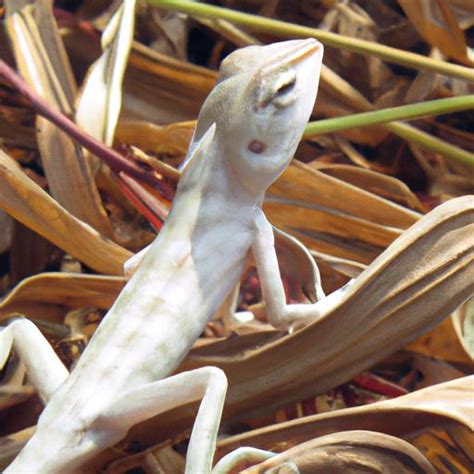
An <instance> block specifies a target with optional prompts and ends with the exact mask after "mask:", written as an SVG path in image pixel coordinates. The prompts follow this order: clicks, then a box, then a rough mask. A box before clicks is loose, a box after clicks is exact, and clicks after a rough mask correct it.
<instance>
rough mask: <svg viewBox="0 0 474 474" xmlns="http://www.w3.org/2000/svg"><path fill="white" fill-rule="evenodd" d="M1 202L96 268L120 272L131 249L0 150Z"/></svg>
mask: <svg viewBox="0 0 474 474" xmlns="http://www.w3.org/2000/svg"><path fill="white" fill-rule="evenodd" d="M0 180H1V182H2V187H1V188H0V206H1V207H2V209H3V210H4V211H6V212H7V213H8V214H10V215H11V216H12V217H14V218H15V219H17V220H18V221H20V222H21V223H22V224H24V225H25V226H27V227H29V228H30V229H32V230H34V231H35V232H37V233H38V234H40V235H42V236H43V237H44V238H45V239H47V240H49V241H51V242H52V243H53V244H55V245H56V246H58V247H59V248H61V249H63V250H65V251H66V252H68V253H70V254H71V255H72V256H73V257H75V258H77V259H78V260H80V261H81V262H83V263H84V264H86V265H87V266H89V267H91V268H93V269H94V270H96V271H97V272H100V273H105V274H111V275H121V274H122V265H123V263H124V262H125V261H126V260H127V259H128V258H130V257H131V256H132V253H131V252H129V251H128V250H125V249H124V248H122V247H120V246H119V245H117V244H115V243H113V242H112V241H110V240H108V239H107V238H105V237H104V236H102V235H100V234H99V233H98V232H97V231H96V230H94V229H93V228H92V227H90V226H89V225H87V224H85V223H84V222H82V221H80V220H78V219H77V218H75V217H74V216H73V215H71V214H70V213H69V212H68V211H67V210H66V209H64V208H63V207H61V206H60V205H59V204H58V203H57V202H56V201H55V200H54V199H52V198H51V196H49V195H48V194H47V193H46V192H45V191H43V190H42V189H41V188H40V187H39V186H38V185H37V184H35V183H34V182H33V181H32V180H31V179H30V178H28V177H27V176H26V175H25V173H23V172H22V170H21V169H20V167H19V166H18V165H17V163H16V162H15V161H14V160H13V159H12V158H10V157H9V156H8V155H7V154H6V153H4V152H3V151H2V150H0Z"/></svg>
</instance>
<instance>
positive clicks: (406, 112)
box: [304, 95, 474, 166]
mask: <svg viewBox="0 0 474 474" xmlns="http://www.w3.org/2000/svg"><path fill="white" fill-rule="evenodd" d="M468 109H474V95H465V96H460V97H450V98H448V99H438V100H431V101H428V102H422V103H419V104H410V105H402V106H401V107H391V108H388V109H383V110H376V111H373V112H364V113H360V114H353V115H347V116H345V117H337V118H331V119H326V120H318V121H316V122H310V123H309V124H308V125H307V126H306V129H305V133H304V137H305V138H308V137H311V136H313V135H321V134H323V133H332V132H339V131H341V130H347V129H349V128H356V127H363V126H367V125H380V124H386V128H387V129H388V130H390V131H391V132H393V133H395V134H397V135H398V136H400V137H402V138H404V139H406V140H408V141H410V142H412V143H416V144H418V145H421V146H423V147H424V148H427V149H429V150H432V151H436V152H438V153H441V154H443V155H446V156H449V157H450V158H453V159H455V160H456V161H459V162H461V163H464V164H466V165H470V166H474V154H472V153H469V152H468V151H466V150H463V149H462V148H459V147H457V146H455V145H451V144H449V143H447V142H445V141H443V140H440V139H439V138H436V137H433V136H432V135H430V134H429V133H426V132H423V131H422V130H419V129H416V128H414V127H410V126H408V125H406V124H404V123H387V122H393V121H394V120H408V119H416V118H421V117H425V116H428V115H439V114H446V113H452V112H460V111H462V110H468Z"/></svg>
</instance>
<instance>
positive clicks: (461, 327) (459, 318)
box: [451, 298, 474, 362]
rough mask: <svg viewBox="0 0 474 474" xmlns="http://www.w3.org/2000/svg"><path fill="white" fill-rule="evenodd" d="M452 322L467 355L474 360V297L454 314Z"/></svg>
mask: <svg viewBox="0 0 474 474" xmlns="http://www.w3.org/2000/svg"><path fill="white" fill-rule="evenodd" d="M451 322H452V324H453V327H454V330H455V332H456V335H457V337H458V340H459V342H460V344H461V346H462V348H463V350H464V352H465V354H466V355H467V357H468V358H469V359H470V360H471V362H473V361H474V298H471V299H470V300H468V301H466V302H465V303H464V304H463V305H462V306H460V307H459V308H458V309H457V310H456V311H455V312H454V313H453V314H452V315H451Z"/></svg>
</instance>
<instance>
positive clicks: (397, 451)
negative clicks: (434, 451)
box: [241, 430, 436, 474]
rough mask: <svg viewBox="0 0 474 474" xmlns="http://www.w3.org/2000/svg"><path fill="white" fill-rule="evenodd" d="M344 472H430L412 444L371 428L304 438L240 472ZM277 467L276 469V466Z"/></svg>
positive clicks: (262, 473) (260, 473)
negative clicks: (297, 443)
mask: <svg viewBox="0 0 474 474" xmlns="http://www.w3.org/2000/svg"><path fill="white" fill-rule="evenodd" d="M285 467H287V468H288V473H291V472H294V473H301V474H303V473H311V474H324V473H329V472H330V473H331V474H345V473H347V472H351V473H361V474H362V473H365V472H371V473H374V474H376V473H380V474H382V473H391V472H392V473H396V472H398V473H406V474H408V473H412V474H421V473H425V474H427V473H430V474H435V472H436V471H435V470H434V468H433V466H432V465H431V464H430V463H429V461H428V460H427V459H426V458H425V456H423V454H421V452H420V451H418V450H417V449H416V448H414V447H413V446H412V445H411V444H409V443H407V442H406V441H403V440H401V439H398V438H395V437H394V436H389V435H386V434H383V433H376V432H373V431H362V430H360V431H342V432H340V433H335V434H330V435H326V436H322V437H320V438H317V439H314V440H312V441H307V442H305V443H302V444H300V445H298V446H295V447H294V448H291V449H289V450H288V451H285V452H283V453H282V454H278V455H277V456H275V457H273V458H271V459H269V460H268V461H265V462H263V463H261V464H258V465H257V466H254V467H251V468H249V469H245V470H243V471H241V474H264V473H266V472H269V471H267V469H275V470H276V472H280V473H283V472H286V471H285ZM278 469H279V470H278Z"/></svg>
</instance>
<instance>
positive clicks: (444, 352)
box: [405, 303, 472, 367]
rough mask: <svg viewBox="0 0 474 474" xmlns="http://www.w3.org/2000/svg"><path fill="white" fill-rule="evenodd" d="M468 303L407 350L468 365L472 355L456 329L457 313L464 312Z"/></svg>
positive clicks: (410, 345) (407, 347)
mask: <svg viewBox="0 0 474 474" xmlns="http://www.w3.org/2000/svg"><path fill="white" fill-rule="evenodd" d="M466 304H467V303H464V304H463V305H461V306H460V307H459V308H458V309H456V311H454V312H453V314H452V315H451V317H450V318H447V319H445V320H444V321H442V322H441V323H440V324H438V325H437V326H436V327H435V328H434V329H433V330H432V331H430V332H428V333H426V334H423V336H421V337H420V338H419V339H417V340H416V341H414V342H412V343H411V344H409V345H408V346H406V347H405V349H406V350H407V351H412V352H416V353H418V354H424V355H427V356H429V357H434V358H437V359H440V360H445V361H448V362H450V363H455V364H456V363H457V364H464V365H465V366H466V367H467V366H469V365H470V364H471V363H472V356H469V353H466V351H465V348H464V346H463V345H462V343H461V340H462V339H461V338H459V335H458V333H457V331H456V330H455V327H456V326H455V325H456V323H455V321H454V318H455V315H456V314H457V315H460V314H462V311H463V310H462V309H463V308H465V306H466Z"/></svg>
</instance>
